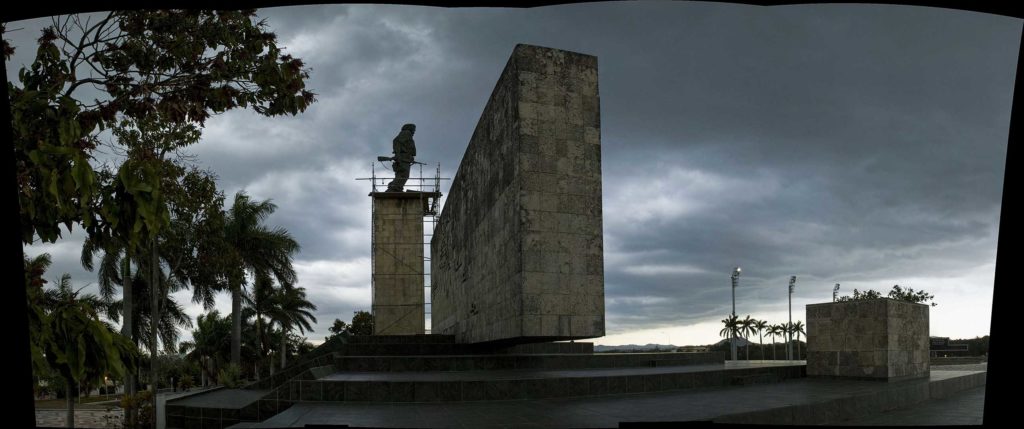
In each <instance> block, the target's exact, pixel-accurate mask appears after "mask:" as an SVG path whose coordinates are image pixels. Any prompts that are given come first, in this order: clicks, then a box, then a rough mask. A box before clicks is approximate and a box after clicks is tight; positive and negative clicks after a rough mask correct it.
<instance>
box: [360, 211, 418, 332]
mask: <svg viewBox="0 0 1024 429" xmlns="http://www.w3.org/2000/svg"><path fill="white" fill-rule="evenodd" d="M371 196H372V197H373V220H372V222H373V234H374V236H373V249H372V252H373V304H372V307H373V322H374V323H373V333H374V335H416V334H423V333H424V330H425V329H424V328H425V325H426V323H425V321H424V299H423V294H424V284H423V280H424V277H423V275H424V274H423V200H422V198H421V197H420V193H419V192H374V193H373V194H371Z"/></svg>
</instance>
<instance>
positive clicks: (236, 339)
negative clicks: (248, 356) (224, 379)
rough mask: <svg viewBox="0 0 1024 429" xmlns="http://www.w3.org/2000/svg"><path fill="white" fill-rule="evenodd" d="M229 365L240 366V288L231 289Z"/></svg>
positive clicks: (235, 286) (233, 287)
mask: <svg viewBox="0 0 1024 429" xmlns="http://www.w3.org/2000/svg"><path fill="white" fill-rule="evenodd" d="M231 363H233V364H235V365H238V366H241V365H242V287H241V285H238V284H234V285H232V287H231Z"/></svg>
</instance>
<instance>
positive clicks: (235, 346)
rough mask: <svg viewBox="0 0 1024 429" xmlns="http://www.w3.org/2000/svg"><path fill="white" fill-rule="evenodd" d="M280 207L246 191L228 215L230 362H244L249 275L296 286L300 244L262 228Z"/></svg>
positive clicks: (279, 230)
mask: <svg viewBox="0 0 1024 429" xmlns="http://www.w3.org/2000/svg"><path fill="white" fill-rule="evenodd" d="M276 208H277V206H276V205H274V204H273V203H271V202H270V201H269V200H267V201H260V202H253V201H251V200H250V199H249V196H248V195H246V194H245V192H244V191H239V192H238V193H236V194H235V202H234V204H233V205H232V206H231V210H230V211H229V212H228V213H227V216H226V220H225V225H224V241H225V242H226V244H227V249H226V251H227V254H226V255H223V256H224V257H225V258H227V260H228V261H229V263H228V264H229V265H228V267H227V268H228V271H227V272H226V273H225V275H226V277H227V283H228V286H229V288H230V290H231V317H232V319H231V320H232V332H231V362H232V363H234V364H236V365H239V366H241V359H242V294H243V288H244V287H245V275H246V273H249V274H252V275H254V276H255V275H258V274H261V273H262V274H266V273H269V274H272V275H273V276H274V277H275V278H276V279H277V281H278V283H280V284H282V285H291V284H294V283H295V269H294V268H293V267H292V254H293V253H295V252H297V251H298V250H299V243H297V242H296V241H295V239H293V238H292V236H291V234H289V233H288V231H287V230H285V229H284V228H276V229H274V230H270V229H267V227H265V226H264V225H262V223H263V221H264V220H265V219H266V218H267V216H269V215H270V214H271V213H273V212H274V210H275V209H276Z"/></svg>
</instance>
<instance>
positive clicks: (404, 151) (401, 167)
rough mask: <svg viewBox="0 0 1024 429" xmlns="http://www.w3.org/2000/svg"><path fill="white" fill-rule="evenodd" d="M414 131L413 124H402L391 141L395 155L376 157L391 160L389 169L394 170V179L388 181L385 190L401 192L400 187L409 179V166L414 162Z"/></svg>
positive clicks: (414, 126)
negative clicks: (400, 129)
mask: <svg viewBox="0 0 1024 429" xmlns="http://www.w3.org/2000/svg"><path fill="white" fill-rule="evenodd" d="M415 132H416V125H415V124H405V125H402V131H400V132H399V133H398V136H396V137H395V139H394V140H393V141H392V142H391V143H392V152H393V153H394V154H395V156H393V157H390V158H388V157H378V158H377V159H378V160H380V161H392V162H391V169H392V170H394V171H395V179H394V180H392V181H391V183H388V189H387V191H386V192H402V187H404V186H405V182H406V181H407V180H409V167H411V166H412V165H413V164H415V163H416V161H415V160H414V158H415V157H416V142H415V141H413V139H412V135H413V134H414V133H415Z"/></svg>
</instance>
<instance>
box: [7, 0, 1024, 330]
mask: <svg viewBox="0 0 1024 429" xmlns="http://www.w3.org/2000/svg"><path fill="white" fill-rule="evenodd" d="M259 15H260V16H261V17H264V18H267V22H268V24H269V25H270V27H271V29H272V31H274V32H275V33H276V34H277V35H278V40H279V42H280V43H281V44H282V45H283V46H285V48H286V52H288V53H291V54H294V55H295V56H297V57H299V58H302V59H303V60H304V61H305V62H306V64H307V65H308V66H309V67H310V68H311V69H312V71H311V75H310V79H309V81H308V87H309V88H311V89H312V90H313V91H315V92H316V93H317V94H318V98H319V101H318V102H317V103H316V104H314V105H313V106H311V107H310V109H309V110H308V111H307V112H305V113H304V114H302V115H299V116H297V117H283V118H262V117H258V116H257V115H255V114H252V113H251V112H241V111H239V112H230V113H228V114H225V115H221V116H220V117H218V118H215V119H213V120H211V121H209V122H208V124H207V128H206V130H205V131H204V140H203V142H202V143H200V144H199V145H197V146H196V147H195V148H193V149H192V152H194V153H196V154H197V156H198V160H199V162H200V163H201V164H202V165H203V166H204V167H208V168H210V169H212V170H213V171H215V172H216V173H217V174H218V175H219V176H220V183H221V186H222V188H223V189H224V190H225V192H226V193H227V194H228V196H229V200H230V196H231V195H232V194H233V193H234V192H235V191H236V190H239V189H243V188H244V189H246V190H247V191H248V192H249V193H250V194H251V195H253V196H254V197H257V198H260V199H265V198H270V199H273V200H274V202H275V203H277V204H278V206H279V208H278V211H277V212H276V213H275V214H274V216H273V217H271V219H269V223H271V224H272V225H275V226H283V227H285V228H287V229H288V230H289V231H291V232H292V233H293V234H294V235H295V236H296V238H297V239H298V241H299V242H300V243H301V244H302V246H303V250H302V252H301V253H300V255H299V256H298V258H297V261H296V262H297V266H298V268H297V269H298V270H299V273H300V283H301V285H303V286H305V287H307V289H308V291H309V292H308V293H309V294H310V297H311V298H315V299H314V302H315V303H317V305H318V306H319V307H320V309H319V310H318V311H317V313H316V314H317V316H318V320H319V323H318V324H317V333H318V335H314V336H312V337H311V338H317V339H319V338H320V335H322V334H325V333H326V327H327V326H329V324H330V322H331V321H332V320H333V319H334V318H341V319H344V320H349V319H350V318H351V313H352V311H355V310H359V309H368V303H369V296H370V292H369V282H370V276H369V268H368V266H366V265H367V264H368V255H369V249H370V246H369V232H368V228H369V199H368V198H367V196H366V193H367V192H368V191H369V185H368V184H367V183H366V182H357V181H355V180H354V179H355V178H357V177H366V176H368V175H369V173H370V171H369V170H370V162H369V161H370V160H372V159H373V157H374V156H376V155H387V154H389V153H390V142H391V139H392V138H393V137H394V135H395V133H396V132H397V131H398V129H399V127H400V126H401V124H403V123H406V122H413V123H416V124H417V125H418V128H417V133H416V142H417V146H418V152H419V156H418V157H417V158H418V160H422V161H425V162H429V163H432V164H433V163H437V162H440V163H441V167H442V174H443V175H444V176H446V177H452V176H453V175H454V172H455V170H456V168H457V166H458V163H459V161H460V160H461V158H462V153H463V151H464V150H465V147H466V144H467V142H468V141H469V138H470V136H471V135H472V133H473V130H474V128H475V126H476V123H477V120H478V119H479V117H480V112H481V111H482V109H483V107H484V105H485V103H486V102H487V99H488V97H489V96H490V93H491V91H492V89H493V88H494V84H495V82H496V80H497V78H498V75H499V74H500V72H501V70H502V69H503V67H504V65H505V63H506V62H507V60H508V56H509V54H510V53H511V52H512V49H513V47H514V46H515V45H516V44H517V43H528V44H536V45H541V46H548V47H554V48H559V49H566V50H571V51H577V52H582V53H586V54H590V55H596V56H597V57H598V65H599V73H600V93H601V116H602V117H601V120H602V162H603V174H604V182H603V192H604V219H605V223H604V228H605V257H606V261H605V269H606V274H605V276H606V277H605V280H606V285H605V286H606V297H607V306H606V309H607V313H608V326H609V331H610V332H611V331H616V332H624V331H628V330H630V329H643V328H650V327H659V326H665V325H669V324H675V325H681V324H694V323H698V322H706V321H708V320H713V321H717V320H718V319H721V318H722V316H723V315H725V314H726V313H728V311H729V302H730V290H729V277H728V276H729V272H730V270H731V269H732V267H734V266H736V265H740V266H742V267H743V269H744V274H743V276H742V278H741V288H739V289H738V290H737V301H738V302H742V303H743V304H742V308H743V309H742V310H740V311H741V313H743V314H746V312H748V311H761V312H771V311H777V310H780V309H781V308H782V307H781V306H782V305H784V304H785V300H786V297H785V288H786V282H787V280H788V277H789V276H790V275H798V276H799V280H798V289H797V294H796V295H795V299H796V298H800V299H804V300H810V301H814V300H818V301H820V300H825V299H829V298H830V292H831V285H832V284H834V283H836V282H843V283H844V284H847V283H855V282H862V284H867V285H874V286H873V287H875V288H876V289H879V290H882V289H886V288H888V286H890V285H891V284H892V282H891V281H890V280H891V279H896V278H918V279H921V278H922V277H927V276H937V277H957V276H962V275H965V274H964V273H978V272H983V273H986V274H983V275H981V276H980V277H977V276H975V277H971V278H970V280H971V281H974V282H977V281H981V282H982V283H981V284H971V285H964V286H963V287H961V288H959V289H957V288H956V287H950V288H949V289H945V290H947V292H946V293H947V296H948V297H951V298H954V299H956V298H958V297H960V296H961V295H960V294H963V295H964V296H966V294H968V293H969V290H970V289H972V288H973V289H975V290H976V289H978V288H988V290H991V280H992V278H991V270H990V269H988V268H984V269H979V268H978V267H985V266H987V264H991V263H992V262H993V261H994V255H995V246H996V237H995V234H996V232H997V231H998V221H999V219H998V210H999V204H1000V198H1001V192H1002V177H1003V169H1004V163H1005V154H1006V140H1007V131H1008V124H1009V112H1010V105H1011V95H1012V91H1013V84H1014V72H1015V65H1016V61H1017V58H1016V57H1017V52H1018V43H1019V40H1020V31H1021V21H1020V20H1019V19H1011V18H1005V17H1000V16H992V15H986V14H980V13H972V12H962V11H956V10H944V9H937V8H922V7H910V6H881V5H798V6H782V7H755V6H747V5H732V4H721V3H680V2H629V3H592V4H580V5H560V6H550V7H541V8H531V9H500V8H462V9H459V8H432V7H413V6H394V5H316V6H296V7H276V8H269V9H262V10H260V11H259ZM29 36H30V37H29V38H27V39H26V40H32V39H34V38H35V37H38V36H37V33H35V32H33V33H31V34H30V35H29ZM19 37H22V36H21V35H19ZM24 52H29V53H31V50H30V49H29V50H23V51H21V52H19V55H22V54H23V53H24ZM8 72H9V73H11V65H10V64H9V65H8ZM14 73H15V74H13V75H12V76H16V70H15V71H14ZM379 167H380V165H379V164H378V170H377V173H378V174H385V175H386V174H389V172H388V171H381V169H380V168H379ZM428 174H429V173H428ZM442 190H443V191H446V189H442ZM986 270H987V271H986ZM972 275H974V274H972ZM924 280H926V279H922V280H921V281H924ZM986 281H987V282H988V283H987V284H986V283H984V282H986ZM912 286H914V285H912ZM921 286H925V288H927V286H928V285H921ZM936 287H938V286H936ZM844 290H845V289H844ZM989 296H990V295H989ZM939 311H941V308H940V310H939ZM978 311H981V312H984V313H985V314H987V313H988V309H987V308H985V309H981V310H978ZM935 316H936V318H940V317H942V316H941V313H939V312H936V313H935ZM755 317H756V314H755ZM936 326H939V324H938V323H937V324H936ZM983 333H984V332H978V333H977V334H983Z"/></svg>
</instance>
